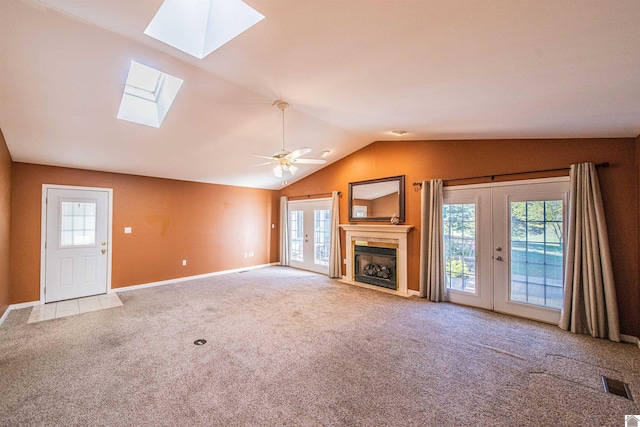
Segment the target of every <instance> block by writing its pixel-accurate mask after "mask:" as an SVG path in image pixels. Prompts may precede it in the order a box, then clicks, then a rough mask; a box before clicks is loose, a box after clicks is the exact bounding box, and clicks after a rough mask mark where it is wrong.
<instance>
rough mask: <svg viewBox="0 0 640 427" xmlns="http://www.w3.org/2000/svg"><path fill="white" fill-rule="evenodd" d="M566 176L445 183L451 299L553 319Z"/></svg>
mask: <svg viewBox="0 0 640 427" xmlns="http://www.w3.org/2000/svg"><path fill="white" fill-rule="evenodd" d="M568 194H569V181H568V179H564V178H563V179H560V180H558V179H553V180H537V181H524V182H523V181H520V182H516V183H507V184H500V185H493V186H489V187H486V186H485V187H482V186H467V187H447V188H445V189H444V206H443V236H444V242H443V243H444V258H445V283H446V285H445V286H446V289H445V290H446V292H447V295H448V299H449V301H452V302H456V303H460V304H465V305H472V306H476V307H481V308H485V309H489V310H494V311H499V312H502V313H507V314H512V315H516V316H520V317H526V318H530V319H535V320H540V321H544V322H549V323H556V322H557V321H558V320H559V318H560V308H561V307H562V294H563V292H562V289H563V277H564V274H563V273H564V272H563V259H564V241H565V237H566V225H565V224H566V221H565V218H566V215H567V203H568Z"/></svg>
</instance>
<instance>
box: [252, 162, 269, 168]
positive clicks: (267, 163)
mask: <svg viewBox="0 0 640 427" xmlns="http://www.w3.org/2000/svg"><path fill="white" fill-rule="evenodd" d="M271 164H273V162H264V163H258V164H257V165H250V166H249V167H250V168H257V167H258V166H266V165H271Z"/></svg>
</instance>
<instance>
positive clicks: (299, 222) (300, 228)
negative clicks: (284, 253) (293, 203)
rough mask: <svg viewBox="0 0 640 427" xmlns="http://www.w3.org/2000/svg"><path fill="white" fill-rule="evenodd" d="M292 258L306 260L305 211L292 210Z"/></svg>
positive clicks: (300, 260)
mask: <svg viewBox="0 0 640 427" xmlns="http://www.w3.org/2000/svg"><path fill="white" fill-rule="evenodd" d="M290 215H291V217H290V224H289V225H290V230H291V245H290V251H291V260H292V261H299V262H302V261H303V260H304V249H303V246H304V223H303V219H302V218H303V211H291V214H290Z"/></svg>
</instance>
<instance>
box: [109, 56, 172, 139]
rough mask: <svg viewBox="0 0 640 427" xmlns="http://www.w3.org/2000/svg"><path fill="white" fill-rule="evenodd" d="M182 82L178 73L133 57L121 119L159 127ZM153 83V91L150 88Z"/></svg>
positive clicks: (124, 92) (122, 103)
mask: <svg viewBox="0 0 640 427" xmlns="http://www.w3.org/2000/svg"><path fill="white" fill-rule="evenodd" d="M145 79H146V80H145ZM154 80H155V83H153V81H154ZM183 82H184V80H182V79H180V78H178V77H175V76H172V75H170V74H167V73H164V72H162V71H160V70H157V69H155V68H152V67H148V66H146V65H143V64H141V63H139V62H136V61H131V66H130V67H129V74H128V75H127V81H126V82H125V87H124V91H123V94H122V100H121V102H120V109H119V110H118V116H117V117H118V119H121V120H126V121H130V122H134V123H138V124H141V125H145V126H151V127H155V128H159V127H160V125H162V122H163V121H164V118H165V117H166V115H167V113H168V112H169V108H171V105H172V104H173V101H174V100H175V98H176V96H177V94H178V91H179V90H180V88H181V86H182V83H183ZM151 87H153V91H149V90H148V89H149V88H151Z"/></svg>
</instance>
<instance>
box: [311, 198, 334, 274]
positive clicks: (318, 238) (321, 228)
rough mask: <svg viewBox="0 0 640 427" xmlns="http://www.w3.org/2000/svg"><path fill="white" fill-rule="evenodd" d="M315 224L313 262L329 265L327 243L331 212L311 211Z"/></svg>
mask: <svg viewBox="0 0 640 427" xmlns="http://www.w3.org/2000/svg"><path fill="white" fill-rule="evenodd" d="M313 217H314V224H315V230H314V233H315V240H314V242H315V250H314V254H313V262H314V263H315V264H319V265H326V266H328V265H329V248H330V246H329V241H330V240H331V211H330V210H329V209H322V210H314V211H313Z"/></svg>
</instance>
